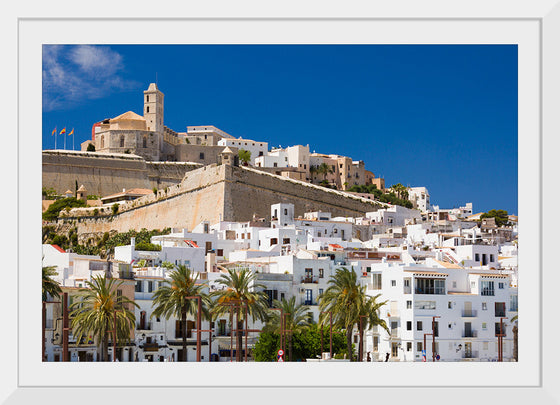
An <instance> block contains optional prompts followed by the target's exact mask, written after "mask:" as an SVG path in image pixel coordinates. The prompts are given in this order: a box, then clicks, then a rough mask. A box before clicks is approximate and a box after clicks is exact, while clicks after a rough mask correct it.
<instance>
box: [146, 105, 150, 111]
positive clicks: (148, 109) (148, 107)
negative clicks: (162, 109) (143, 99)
mask: <svg viewBox="0 0 560 405" xmlns="http://www.w3.org/2000/svg"><path fill="white" fill-rule="evenodd" d="M146 112H147V113H149V112H150V106H149V105H147V106H146Z"/></svg>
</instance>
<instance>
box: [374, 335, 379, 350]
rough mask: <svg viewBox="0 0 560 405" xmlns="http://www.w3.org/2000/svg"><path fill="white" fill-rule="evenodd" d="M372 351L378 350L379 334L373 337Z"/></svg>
mask: <svg viewBox="0 0 560 405" xmlns="http://www.w3.org/2000/svg"><path fill="white" fill-rule="evenodd" d="M373 351H374V352H377V351H379V336H374V337H373Z"/></svg>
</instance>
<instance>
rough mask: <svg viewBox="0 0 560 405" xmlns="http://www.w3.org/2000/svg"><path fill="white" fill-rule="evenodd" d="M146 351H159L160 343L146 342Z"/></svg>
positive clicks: (144, 346)
mask: <svg viewBox="0 0 560 405" xmlns="http://www.w3.org/2000/svg"><path fill="white" fill-rule="evenodd" d="M142 348H143V349H144V351H145V352H157V351H158V350H159V345H158V344H157V343H144V345H143V347H142Z"/></svg>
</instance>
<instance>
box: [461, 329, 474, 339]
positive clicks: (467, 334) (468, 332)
mask: <svg viewBox="0 0 560 405" xmlns="http://www.w3.org/2000/svg"><path fill="white" fill-rule="evenodd" d="M461 336H462V337H464V338H475V337H478V332H477V331H476V330H464V331H463V333H462V334H461Z"/></svg>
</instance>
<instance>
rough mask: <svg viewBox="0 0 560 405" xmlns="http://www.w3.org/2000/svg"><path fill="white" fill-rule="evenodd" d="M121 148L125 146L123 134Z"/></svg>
mask: <svg viewBox="0 0 560 405" xmlns="http://www.w3.org/2000/svg"><path fill="white" fill-rule="evenodd" d="M121 148H124V135H121Z"/></svg>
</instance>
